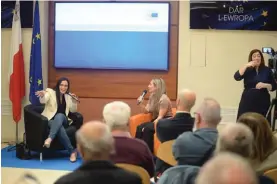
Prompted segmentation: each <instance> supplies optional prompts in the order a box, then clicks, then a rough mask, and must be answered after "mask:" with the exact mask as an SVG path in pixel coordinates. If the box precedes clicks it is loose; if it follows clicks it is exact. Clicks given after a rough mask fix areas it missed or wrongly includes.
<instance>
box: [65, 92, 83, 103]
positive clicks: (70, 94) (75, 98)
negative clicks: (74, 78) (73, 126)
mask: <svg viewBox="0 0 277 184" xmlns="http://www.w3.org/2000/svg"><path fill="white" fill-rule="evenodd" d="M66 94H68V95H69V96H71V98H73V99H74V100H76V101H77V102H79V103H80V100H79V99H78V98H77V97H75V96H73V95H72V93H70V92H67V93H66Z"/></svg>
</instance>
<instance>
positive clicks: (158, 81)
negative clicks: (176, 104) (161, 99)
mask: <svg viewBox="0 0 277 184" xmlns="http://www.w3.org/2000/svg"><path fill="white" fill-rule="evenodd" d="M148 92H149V93H151V94H156V95H157V96H162V94H166V85H165V82H164V80H163V79H162V78H155V79H152V80H151V81H150V83H149V85H148Z"/></svg>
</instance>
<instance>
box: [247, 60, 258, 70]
mask: <svg viewBox="0 0 277 184" xmlns="http://www.w3.org/2000/svg"><path fill="white" fill-rule="evenodd" d="M256 65H257V63H256V61H250V62H248V63H247V64H246V66H247V67H248V68H249V67H255V66H256Z"/></svg>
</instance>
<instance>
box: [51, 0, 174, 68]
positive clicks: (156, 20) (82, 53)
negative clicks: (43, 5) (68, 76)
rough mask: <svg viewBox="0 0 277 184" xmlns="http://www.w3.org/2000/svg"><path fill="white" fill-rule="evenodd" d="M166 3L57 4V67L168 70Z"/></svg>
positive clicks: (167, 4)
mask: <svg viewBox="0 0 277 184" xmlns="http://www.w3.org/2000/svg"><path fill="white" fill-rule="evenodd" d="M169 7H170V5H169V3H126V2H124V3H123V2H116V3H114V2H113V3H110V2H104V3H98V2H97V3H96V2H84V3H76V2H74V3H73V2H69V3H68V2H67V3H63V2H56V3H55V67H57V68H96V69H143V70H168V63H169V62H168V59H169V57H168V55H169V54H168V47H169V46H168V45H169V43H168V41H169Z"/></svg>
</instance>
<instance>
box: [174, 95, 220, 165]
mask: <svg viewBox="0 0 277 184" xmlns="http://www.w3.org/2000/svg"><path fill="white" fill-rule="evenodd" d="M220 121H221V107H220V105H219V103H218V102H217V101H216V100H215V99H213V98H205V99H204V101H203V102H202V103H201V105H200V107H199V108H198V110H197V111H196V112H195V122H194V131H193V132H184V133H183V134H181V135H180V136H179V137H178V138H177V139H176V141H175V143H174V145H173V155H174V157H175V159H176V160H177V162H178V165H193V166H202V165H203V164H204V163H205V162H206V161H207V160H208V159H209V158H210V157H211V156H212V154H213V151H214V149H215V145H216V141H217V135H218V132H217V125H218V124H219V122H220Z"/></svg>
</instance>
